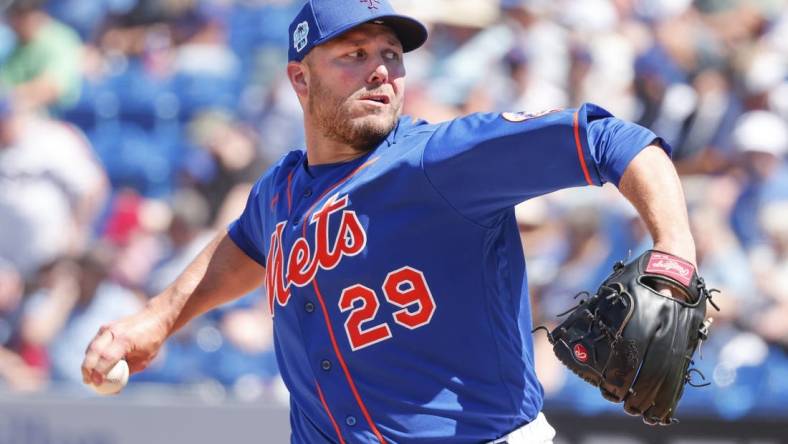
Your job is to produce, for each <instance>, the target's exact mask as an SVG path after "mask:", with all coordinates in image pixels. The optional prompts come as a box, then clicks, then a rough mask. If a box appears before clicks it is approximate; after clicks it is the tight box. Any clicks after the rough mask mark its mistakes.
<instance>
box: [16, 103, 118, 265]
mask: <svg viewBox="0 0 788 444" xmlns="http://www.w3.org/2000/svg"><path fill="white" fill-rule="evenodd" d="M15 105H16V103H11V102H10V101H9V100H8V99H7V98H2V97H0V233H4V234H3V235H2V236H0V258H5V259H6V260H8V261H10V262H12V263H13V264H14V265H15V266H16V267H17V269H18V270H19V271H20V272H21V273H22V275H23V276H24V277H25V278H26V279H27V278H30V277H31V276H33V275H34V274H35V272H36V270H37V269H38V267H40V266H42V265H44V264H46V263H48V262H50V261H52V260H54V259H56V258H58V257H60V256H62V255H65V254H69V253H73V252H76V253H78V252H80V251H81V250H82V249H83V248H84V246H85V243H86V240H87V238H89V237H90V234H91V228H92V224H93V222H94V219H95V218H96V216H97V214H98V211H99V210H100V209H101V205H102V203H103V199H104V196H105V193H106V179H105V176H104V173H103V171H102V169H101V167H100V166H99V165H98V164H97V163H96V161H95V159H94V158H93V155H92V153H91V151H90V146H89V144H88V142H87V140H86V139H85V138H84V137H83V136H81V135H80V134H79V133H78V132H77V131H76V130H74V129H73V128H72V127H70V126H68V125H66V124H63V123H61V122H59V121H56V120H51V119H49V118H47V117H44V116H40V115H38V114H35V113H32V112H30V111H21V110H18V109H16V106H15Z"/></svg>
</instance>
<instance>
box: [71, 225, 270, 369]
mask: <svg viewBox="0 0 788 444" xmlns="http://www.w3.org/2000/svg"><path fill="white" fill-rule="evenodd" d="M264 277H265V268H264V267H262V266H261V265H260V264H259V263H258V262H256V261H255V260H253V259H251V258H250V257H249V256H248V255H247V254H246V253H245V252H244V251H243V250H241V249H240V248H239V247H238V246H237V245H236V243H235V242H234V241H233V240H232V239H230V236H229V235H228V233H227V232H226V231H223V232H222V233H220V234H219V235H217V236H216V237H215V238H214V239H213V240H212V241H211V243H210V244H209V245H208V246H206V247H205V249H203V251H202V252H201V253H200V254H199V255H198V256H197V257H196V258H195V259H194V261H192V263H191V264H190V265H189V266H188V267H187V268H186V270H185V271H184V272H183V273H181V275H180V276H178V278H177V279H176V280H175V281H174V282H173V283H172V284H171V285H170V286H169V287H167V288H166V289H165V290H164V291H163V292H162V293H161V294H159V295H157V296H156V297H154V298H152V299H151V300H150V301H149V302H148V303H147V304H146V306H145V308H144V309H143V310H142V311H140V312H139V313H137V314H134V315H132V316H129V317H127V318H123V319H120V320H117V321H115V322H112V323H110V324H107V325H105V326H103V327H101V329H100V330H99V332H98V333H97V334H96V337H95V338H94V339H93V340H92V341H91V343H90V345H88V348H87V350H86V352H85V359H84V361H83V363H82V378H83V381H84V382H85V383H90V382H92V383H93V384H100V383H101V382H102V381H103V378H104V375H105V374H107V372H109V370H110V369H111V368H112V366H113V365H115V363H117V362H118V361H119V360H121V359H126V361H127V362H128V364H129V367H130V369H131V371H132V372H139V371H141V370H143V369H144V368H145V367H146V366H147V365H148V364H149V363H150V361H151V360H152V359H153V358H154V357H155V356H156V354H157V353H158V352H159V349H160V348H161V346H162V344H163V343H164V341H165V340H166V339H167V338H168V337H169V336H170V335H172V334H173V333H174V332H175V331H177V330H178V329H179V328H181V327H182V326H184V325H185V324H186V323H187V322H189V321H190V320H191V319H194V318H195V317H197V316H199V315H201V314H203V313H205V312H207V311H209V310H211V309H212V308H214V307H217V306H219V305H221V304H224V303H226V302H229V301H232V300H234V299H237V298H239V297H241V296H243V295H245V294H247V293H249V292H250V291H251V290H253V289H254V288H256V287H258V286H260V285H261V284H262V282H263V279H264Z"/></svg>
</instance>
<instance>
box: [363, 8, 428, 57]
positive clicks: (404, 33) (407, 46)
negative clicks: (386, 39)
mask: <svg viewBox="0 0 788 444" xmlns="http://www.w3.org/2000/svg"><path fill="white" fill-rule="evenodd" d="M378 21H379V22H382V23H383V24H384V25H386V26H388V27H390V28H391V29H392V30H394V33H395V34H397V38H398V39H399V41H400V43H402V50H403V51H405V52H410V51H413V50H414V49H417V48H419V47H420V46H421V45H423V44H424V42H426V41H427V28H426V27H425V26H424V25H423V24H421V22H420V21H418V20H416V19H414V18H411V17H408V16H405V15H386V16H382V17H377V18H375V19H374V20H371V22H372V23H375V22H378Z"/></svg>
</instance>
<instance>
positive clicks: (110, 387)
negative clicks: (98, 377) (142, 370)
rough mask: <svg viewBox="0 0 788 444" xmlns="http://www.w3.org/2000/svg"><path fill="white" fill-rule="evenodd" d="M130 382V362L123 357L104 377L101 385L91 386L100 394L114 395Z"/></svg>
mask: <svg viewBox="0 0 788 444" xmlns="http://www.w3.org/2000/svg"><path fill="white" fill-rule="evenodd" d="M128 382H129V364H128V363H126V361H125V360H123V359H121V360H120V361H118V363H117V364H115V366H114V367H112V370H110V371H109V373H107V376H105V377H104V382H102V383H101V384H99V385H95V384H90V387H91V388H93V390H95V391H96V393H98V394H100V395H114V394H117V393H120V391H121V390H123V387H125V386H126V383H128Z"/></svg>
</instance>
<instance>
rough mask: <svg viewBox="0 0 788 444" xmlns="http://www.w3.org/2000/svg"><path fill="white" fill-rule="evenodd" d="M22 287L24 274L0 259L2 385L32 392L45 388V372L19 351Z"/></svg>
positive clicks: (0, 372) (0, 364) (0, 363)
mask: <svg viewBox="0 0 788 444" xmlns="http://www.w3.org/2000/svg"><path fill="white" fill-rule="evenodd" d="M23 290H24V285H23V282H22V277H21V276H20V275H19V273H18V272H17V271H16V269H15V268H14V267H13V266H12V265H11V264H10V263H8V262H4V261H2V260H1V259H0V387H2V386H3V385H6V386H7V387H9V388H10V389H11V390H19V391H32V390H38V389H40V388H42V387H43V385H44V382H45V376H46V375H45V373H44V372H42V371H41V370H40V369H37V368H36V367H34V366H31V365H28V363H27V362H25V359H24V357H23V356H22V354H21V353H20V352H19V349H20V347H19V338H18V337H17V336H18V324H19V318H20V316H21V312H22V304H21V300H22V293H23Z"/></svg>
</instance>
